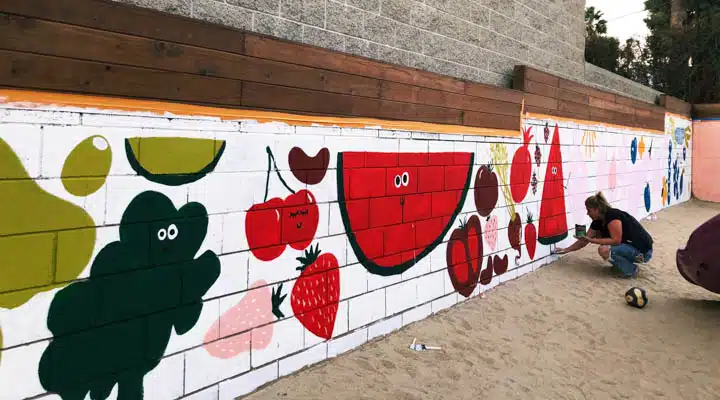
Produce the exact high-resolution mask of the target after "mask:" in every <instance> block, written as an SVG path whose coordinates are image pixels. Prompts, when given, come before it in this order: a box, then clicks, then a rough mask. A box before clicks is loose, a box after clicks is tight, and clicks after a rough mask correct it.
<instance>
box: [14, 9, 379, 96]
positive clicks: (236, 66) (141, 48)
mask: <svg viewBox="0 0 720 400" xmlns="http://www.w3.org/2000/svg"><path fill="white" fill-rule="evenodd" d="M5 22H7V23H0V49H5V50H15V51H21V52H31V53H37V54H45V55H54V56H58V57H68V58H77V59H83V60H92V61H99V62H106V63H114V64H120V65H129V66H136V67H145V68H152V69H160V70H165V71H174V72H184V73H188V74H197V75H203V76H214V77H222V78H229V79H239V80H248V81H254V82H264V83H273V84H278V85H287V86H295V87H301V88H307V89H315V90H325V91H329V92H336V93H346V94H353V95H358V96H369V97H379V92H380V84H379V81H378V80H377V79H372V78H366V77H362V76H357V75H351V74H343V73H340V72H334V71H326V70H322V69H317V68H309V67H304V66H300V65H292V64H286V63H281V62H277V61H271V60H263V59H259V58H253V57H247V56H243V55H238V54H233V53H227V52H220V51H217V50H211V49H204V48H200V47H195V46H188V45H183V44H176V43H172V42H166V41H158V40H154V39H148V38H144V37H138V36H130V35H125V34H119V33H114V32H107V31H101V30H97V29H91V28H84V27H79V26H73V25H67V24H62V23H55V22H50V21H44V20H35V19H30V18H25V17H19V16H9V17H8V18H7V19H6V21H5ZM57 38H62V40H57ZM78 43H82V46H78Z"/></svg>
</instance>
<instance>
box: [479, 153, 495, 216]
mask: <svg viewBox="0 0 720 400" xmlns="http://www.w3.org/2000/svg"><path fill="white" fill-rule="evenodd" d="M473 194H474V195H475V208H476V209H477V212H478V214H480V215H481V216H483V217H487V216H488V215H490V213H491V212H492V210H493V209H494V208H495V205H496V204H497V201H498V194H499V191H498V177H497V174H496V173H495V172H493V169H492V165H489V164H488V165H483V166H482V167H480V168H479V169H478V172H477V173H476V174H475V185H474V190H473Z"/></svg>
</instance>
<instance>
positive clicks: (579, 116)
mask: <svg viewBox="0 0 720 400" xmlns="http://www.w3.org/2000/svg"><path fill="white" fill-rule="evenodd" d="M525 111H526V112H528V113H531V114H544V115H549V116H553V117H560V118H569V119H573V120H583V121H587V120H588V116H587V115H583V114H575V113H572V112H568V111H563V110H550V109H547V108H542V107H535V106H529V107H525Z"/></svg>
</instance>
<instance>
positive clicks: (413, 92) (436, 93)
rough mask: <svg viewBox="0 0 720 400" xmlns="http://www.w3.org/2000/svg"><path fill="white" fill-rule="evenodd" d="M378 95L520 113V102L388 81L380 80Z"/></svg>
mask: <svg viewBox="0 0 720 400" xmlns="http://www.w3.org/2000/svg"><path fill="white" fill-rule="evenodd" d="M380 97H381V98H382V99H385V100H393V101H403V102H407V103H418V104H427V105H433V106H438V107H447V108H456V109H460V110H469V111H480V112H486V113H490V114H500V115H510V116H516V115H520V108H521V105H520V103H508V102H503V101H497V100H491V99H484V98H480V97H472V96H467V95H462V94H458V93H451V92H444V91H442V90H434V89H428V88H423V87H418V86H411V85H405V84H402V83H396V82H388V81H382V83H381V94H380Z"/></svg>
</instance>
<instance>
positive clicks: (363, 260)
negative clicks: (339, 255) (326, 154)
mask: <svg viewBox="0 0 720 400" xmlns="http://www.w3.org/2000/svg"><path fill="white" fill-rule="evenodd" d="M474 165H475V154H473V153H471V154H470V161H469V165H468V172H467V178H466V179H465V185H464V188H463V191H462V194H461V195H460V201H458V204H457V206H456V207H455V210H454V211H453V213H452V215H451V217H450V220H449V221H448V223H447V225H446V226H445V227H444V228H443V230H442V233H441V234H440V235H439V236H438V237H437V238H435V240H434V241H433V242H432V243H431V244H430V245H428V246H427V247H425V248H424V249H423V250H422V251H421V252H420V253H418V254H417V255H416V256H415V257H414V258H413V259H412V260H408V261H405V262H404V263H401V264H398V265H394V266H380V265H378V264H377V263H375V262H374V261H372V260H370V259H369V258H368V257H367V256H365V253H364V252H363V250H362V248H360V245H358V243H357V240H356V238H355V234H354V233H353V230H352V227H351V226H350V219H349V217H348V212H347V208H346V205H345V182H344V179H343V153H342V152H340V153H338V158H337V170H336V174H337V188H338V205H339V206H340V217H341V218H342V221H343V225H344V226H345V233H346V234H347V236H348V240H349V242H350V246H351V247H352V249H353V252H355V256H356V257H357V259H358V261H359V262H360V264H362V265H363V267H365V269H366V270H367V271H368V272H370V273H371V274H374V275H380V276H392V275H399V274H402V273H403V272H405V271H407V270H408V269H410V268H411V267H412V266H414V265H415V264H417V263H418V261H420V260H422V259H423V258H425V257H426V256H427V255H428V254H430V253H431V252H432V251H433V250H435V248H436V247H437V246H438V245H440V243H442V241H443V238H444V237H445V236H446V235H447V233H448V232H449V231H450V229H451V228H452V226H453V224H454V223H455V219H456V218H457V216H458V214H460V211H461V210H462V208H463V205H464V204H465V199H466V198H467V193H468V190H469V188H470V182H471V181H472V176H473V169H474V168H473V167H474Z"/></svg>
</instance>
